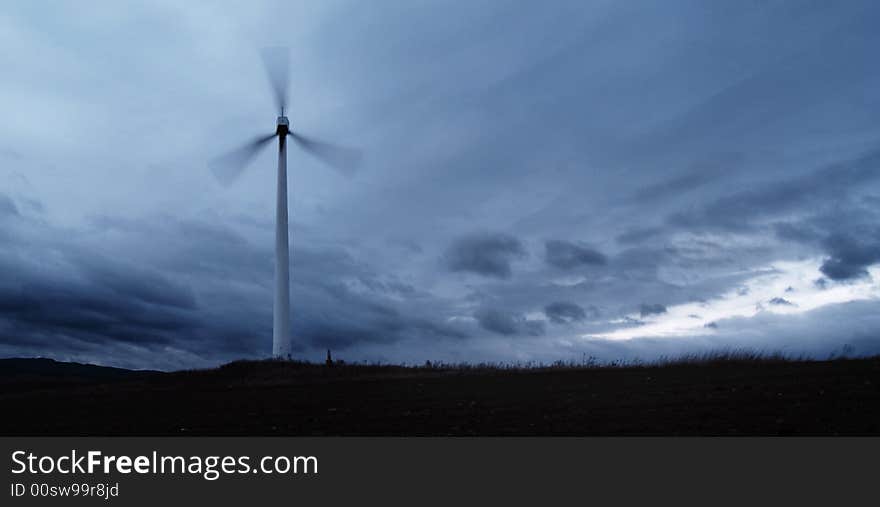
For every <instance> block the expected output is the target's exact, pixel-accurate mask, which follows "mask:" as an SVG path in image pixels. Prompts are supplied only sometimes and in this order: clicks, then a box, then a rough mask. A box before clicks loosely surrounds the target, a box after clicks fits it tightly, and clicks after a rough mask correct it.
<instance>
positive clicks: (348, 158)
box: [289, 132, 361, 177]
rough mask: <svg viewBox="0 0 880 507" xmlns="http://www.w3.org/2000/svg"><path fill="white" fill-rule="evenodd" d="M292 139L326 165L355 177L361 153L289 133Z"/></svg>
mask: <svg viewBox="0 0 880 507" xmlns="http://www.w3.org/2000/svg"><path fill="white" fill-rule="evenodd" d="M289 135H290V137H292V138H293V140H294V141H296V143H297V144H298V145H300V147H301V148H302V149H304V150H305V151H307V152H309V153H311V154H312V155H314V156H315V157H317V158H318V159H320V160H321V161H323V162H324V163H326V164H328V165H329V166H331V167H333V168H334V169H336V170H338V171H339V172H341V173H342V174H344V175H345V176H349V177H350V176H353V175H354V173H355V171H357V168H358V165H360V162H361V152H360V150H356V149H353V148H343V147H341V146H335V145H332V144H329V143H325V142H322V141H318V140H315V139H311V138H308V137H305V136H303V135H300V134H297V133H295V132H289Z"/></svg>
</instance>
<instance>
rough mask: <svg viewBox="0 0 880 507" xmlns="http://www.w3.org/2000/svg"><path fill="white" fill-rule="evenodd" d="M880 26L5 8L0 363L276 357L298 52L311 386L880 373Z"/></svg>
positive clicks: (296, 223) (844, 7) (299, 236)
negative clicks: (353, 152)
mask: <svg viewBox="0 0 880 507" xmlns="http://www.w3.org/2000/svg"><path fill="white" fill-rule="evenodd" d="M878 21H880V4H878V3H877V2H874V1H870V0H867V1H861V2H860V1H856V0H852V1H847V2H825V1H809V0H804V1H770V0H751V1H743V0H738V1H729V2H728V1H715V2H705V1H702V0H693V1H685V0H682V1H678V0H675V1H659V0H658V1H628V2H619V1H610V0H609V1H591V2H586V1H583V0H575V1H565V0H554V1H552V2H509V1H503V0H493V1H474V2H459V1H448V0H447V1H445V2H439V1H427V0H419V1H406V2H403V1H393V0H384V1H377V2H360V1H354V0H349V1H326V0H322V1H310V2H290V1H284V2H275V3H261V2H225V3H221V2H211V3H210V4H208V3H201V2H180V1H171V0H168V1H165V0H154V1H151V2H146V3H143V4H138V3H136V2H124V3H120V2H110V1H108V2H97V1H96V2H86V3H83V2H57V1H46V2H43V1H36V0H35V1H29V2H14V3H9V4H8V5H4V6H3V7H2V8H0V47H3V51H2V52H0V68H2V69H3V77H2V79H0V110H2V111H3V113H4V114H3V116H4V118H5V121H3V122H2V123H0V182H2V183H0V356H2V357H17V356H47V357H53V358H57V359H62V360H77V361H89V362H95V363H100V364H110V365H118V366H126V367H142V368H146V367H148V368H163V369H173V368H185V367H202V366H210V365H214V364H218V363H221V362H225V361H229V360H233V359H236V358H242V357H247V358H255V357H265V356H268V355H269V354H270V352H271V334H272V330H271V326H272V284H273V274H272V273H273V240H274V232H273V220H274V199H275V188H274V185H275V181H274V158H273V157H274V154H273V153H272V150H267V152H266V153H263V154H261V155H260V156H259V157H257V158H256V159H255V161H254V162H253V164H252V165H251V166H250V167H249V169H248V171H247V173H246V174H245V175H244V176H243V177H242V178H241V179H240V180H239V181H237V182H236V183H235V184H233V185H231V186H228V187H226V186H223V185H220V184H218V182H217V181H216V180H215V179H214V178H213V177H212V175H211V173H210V172H209V171H208V169H207V166H206V163H207V161H208V160H209V159H211V158H212V157H214V156H216V155H218V154H219V153H222V152H223V151H225V150H228V149H230V148H233V147H235V146H236V145H238V144H241V143H242V142H244V141H245V140H247V139H248V138H250V137H252V136H254V135H257V134H262V133H271V132H272V131H273V130H274V124H275V115H276V111H274V107H273V105H272V98H271V94H270V92H269V87H268V84H267V81H266V78H265V75H264V72H263V69H262V67H261V62H260V59H259V49H260V48H262V47H266V46H276V45H286V46H289V47H290V52H291V69H292V72H291V93H290V99H289V103H290V111H289V116H290V118H291V122H292V124H293V125H294V127H295V128H298V129H299V130H300V131H302V132H304V133H307V134H311V135H314V136H315V137H318V138H323V139H328V140H333V141H335V142H338V143H341V144H346V145H349V146H355V147H359V148H361V149H362V150H363V154H364V162H363V164H362V166H361V168H360V171H359V172H358V173H357V174H356V175H355V176H354V177H352V178H346V177H343V176H340V175H338V174H337V173H335V172H332V171H329V170H327V169H326V168H325V167H323V166H322V165H321V164H320V163H319V162H317V161H315V160H313V159H312V158H310V157H309V156H308V155H306V154H303V153H300V152H297V151H294V150H291V152H290V158H289V166H288V167H289V170H290V192H291V194H290V199H291V225H290V230H291V240H292V258H291V273H292V298H291V299H292V301H291V304H292V318H293V333H294V340H295V350H296V354H297V356H298V357H302V358H306V359H310V360H321V359H322V358H323V356H324V354H325V353H326V352H325V351H326V349H328V348H329V349H332V350H333V352H334V356H336V357H338V358H344V359H347V360H367V361H396V362H399V361H405V362H409V363H421V362H423V361H424V360H426V359H430V360H442V361H455V362H458V361H522V362H527V361H554V360H557V359H562V360H575V361H581V360H583V359H584V358H589V357H595V358H597V360H600V361H613V360H617V359H626V360H632V359H636V358H639V359H645V360H650V359H654V358H657V357H660V356H675V355H679V354H682V353H688V352H696V353H699V352H704V351H707V350H715V349H740V348H746V349H750V350H759V351H780V352H783V353H786V354H791V355H800V354H804V355H809V356H813V357H827V356H828V355H830V354H841V353H845V354H856V355H858V354H874V353H878V352H880V282H878V281H880V121H878V119H880V65H877V48H878V47H880V31H878V30H877V29H876V27H877V24H878Z"/></svg>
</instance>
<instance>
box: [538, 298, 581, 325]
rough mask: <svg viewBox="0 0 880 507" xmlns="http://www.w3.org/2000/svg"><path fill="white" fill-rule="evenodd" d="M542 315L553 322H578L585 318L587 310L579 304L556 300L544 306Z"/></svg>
mask: <svg viewBox="0 0 880 507" xmlns="http://www.w3.org/2000/svg"><path fill="white" fill-rule="evenodd" d="M544 315H546V316H547V318H548V319H549V320H550V322H553V323H554V324H567V323H569V322H580V321H582V320H584V319H585V318H587V312H586V311H585V310H584V309H583V308H582V307H581V306H580V305H576V304H574V303H570V302H567V301H556V302H554V303H550V304H549V305H547V306H545V307H544Z"/></svg>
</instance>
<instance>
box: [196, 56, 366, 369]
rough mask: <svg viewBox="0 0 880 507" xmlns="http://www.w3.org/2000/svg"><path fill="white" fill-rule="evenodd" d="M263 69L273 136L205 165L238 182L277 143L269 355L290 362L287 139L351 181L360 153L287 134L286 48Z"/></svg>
mask: <svg viewBox="0 0 880 507" xmlns="http://www.w3.org/2000/svg"><path fill="white" fill-rule="evenodd" d="M262 56H263V64H264V65H265V67H266V74H267V76H268V78H269V84H270V85H271V86H272V92H273V95H274V99H275V105H276V107H277V108H278V110H279V116H278V119H277V122H276V125H275V132H274V133H272V134H267V135H262V136H259V137H256V138H254V139H253V140H251V141H250V142H248V143H247V144H245V145H244V146H242V147H240V148H238V149H235V150H232V151H230V152H228V153H226V154H225V155H221V156H219V157H217V158H215V159H212V160H211V161H210V162H209V163H208V166H209V167H210V169H211V171H212V172H213V173H214V175H215V176H216V177H217V179H218V180H219V181H220V182H221V183H222V184H224V185H229V184H231V183H232V182H233V181H235V179H237V178H238V177H239V176H240V175H241V173H242V172H243V171H244V169H245V168H246V167H247V166H248V164H249V163H250V162H251V161H253V159H254V158H255V157H256V156H257V154H258V153H259V152H260V150H261V149H262V148H264V147H265V146H267V145H268V144H269V143H270V142H271V141H272V140H274V139H276V138H277V139H278V180H277V182H278V188H277V192H276V203H275V304H274V311H273V323H272V355H273V356H274V357H280V358H289V357H290V353H291V340H290V272H289V270H290V254H289V251H288V247H289V245H288V237H287V233H288V231H287V138H288V137H290V138H291V139H293V141H294V142H295V143H296V144H297V145H298V146H299V147H300V148H302V149H303V150H304V151H306V152H308V153H310V154H311V155H313V156H315V157H316V158H318V159H320V160H322V161H323V162H325V163H326V164H328V165H330V166H331V167H333V168H335V169H337V170H339V171H340V172H341V173H342V174H343V175H345V176H351V175H352V174H353V173H354V170H355V169H356V167H357V164H358V162H359V161H360V152H358V151H357V150H353V149H350V148H342V147H339V146H335V145H332V144H329V143H324V142H321V141H318V140H315V139H312V138H309V137H306V136H304V135H302V134H300V133H298V132H295V131H293V130H291V128H290V121H289V120H288V119H287V116H285V114H284V113H285V109H286V108H287V89H288V75H289V70H288V69H289V65H288V61H289V60H288V51H287V48H282V47H278V48H268V49H265V50H263V52H262Z"/></svg>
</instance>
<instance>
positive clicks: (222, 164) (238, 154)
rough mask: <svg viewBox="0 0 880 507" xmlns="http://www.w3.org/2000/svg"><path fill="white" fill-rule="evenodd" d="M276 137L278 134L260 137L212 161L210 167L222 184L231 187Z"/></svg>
mask: <svg viewBox="0 0 880 507" xmlns="http://www.w3.org/2000/svg"><path fill="white" fill-rule="evenodd" d="M275 136H276V134H270V135H267V136H261V137H258V138H256V139H254V140H253V141H251V142H249V143H247V144H246V145H244V146H242V147H241V148H238V149H235V150H232V151H230V152H229V153H226V154H224V155H221V156H219V157H217V158H215V159H212V160H211V161H210V162H208V167H209V168H210V169H211V172H213V173H214V176H216V177H217V180H218V181H220V183H222V184H224V185H229V184H230V183H232V182H233V181H235V179H236V178H238V177H239V176H240V175H241V173H242V171H244V169H245V167H247V165H248V164H249V163H250V162H251V161H252V160H253V159H254V157H256V156H257V153H259V152H260V148H262V147H263V146H265V145H266V144H267V143H268V142H269V141H271V140H272V139H274V138H275Z"/></svg>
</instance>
